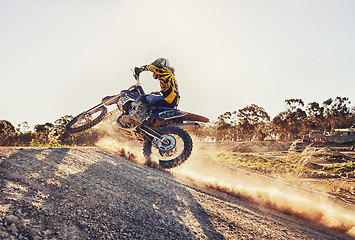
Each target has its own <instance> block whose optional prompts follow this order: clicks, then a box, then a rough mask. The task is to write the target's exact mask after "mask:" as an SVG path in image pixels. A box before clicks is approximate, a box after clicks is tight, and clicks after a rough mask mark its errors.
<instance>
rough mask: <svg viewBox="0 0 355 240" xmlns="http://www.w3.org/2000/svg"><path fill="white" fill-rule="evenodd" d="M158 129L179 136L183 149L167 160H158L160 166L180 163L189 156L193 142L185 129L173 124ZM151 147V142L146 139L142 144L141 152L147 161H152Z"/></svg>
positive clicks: (173, 165) (172, 165)
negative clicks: (177, 154)
mask: <svg viewBox="0 0 355 240" xmlns="http://www.w3.org/2000/svg"><path fill="white" fill-rule="evenodd" d="M158 130H159V131H160V132H163V133H166V134H169V133H171V134H176V135H178V136H179V137H181V138H182V140H183V142H184V149H183V151H182V152H181V154H180V155H179V156H177V157H176V158H173V159H171V160H168V161H163V160H159V164H160V166H162V167H163V168H173V167H177V166H179V165H181V164H182V163H183V162H185V161H186V160H187V159H188V158H189V157H190V155H191V152H192V147H193V144H192V139H191V137H190V135H189V134H188V133H187V132H186V131H185V130H183V129H181V128H179V127H175V126H167V127H162V128H160V129H158ZM152 147H154V146H152V142H151V141H150V140H146V141H145V143H144V146H143V154H144V157H145V159H146V161H147V162H151V161H152V159H151V154H152Z"/></svg>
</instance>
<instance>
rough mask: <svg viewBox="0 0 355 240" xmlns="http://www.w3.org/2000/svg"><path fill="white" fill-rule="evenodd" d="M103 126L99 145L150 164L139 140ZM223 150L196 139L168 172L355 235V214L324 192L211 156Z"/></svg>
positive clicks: (108, 125) (134, 160)
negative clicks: (184, 158)
mask: <svg viewBox="0 0 355 240" xmlns="http://www.w3.org/2000/svg"><path fill="white" fill-rule="evenodd" d="M102 127H103V128H104V129H105V131H106V132H107V135H106V136H105V137H103V138H102V139H100V140H99V141H98V142H97V146H99V147H102V148H104V149H107V150H109V151H112V152H115V153H116V154H118V155H120V156H124V157H126V158H128V159H129V160H131V161H133V162H135V163H137V164H142V165H149V164H147V162H146V161H145V159H144V156H143V154H142V145H141V144H140V143H139V142H138V141H135V140H133V141H129V140H127V139H122V135H121V134H120V133H117V131H115V130H114V129H113V128H112V124H106V125H103V126H102ZM220 152H221V149H220V148H215V149H213V148H210V147H209V148H206V147H205V146H204V145H203V144H202V143H198V141H197V140H196V139H194V150H193V153H192V155H191V157H190V158H189V159H188V160H187V161H186V162H185V163H184V164H182V165H181V166H179V167H177V168H174V169H172V170H168V172H170V173H171V174H172V175H173V176H175V177H176V178H177V179H178V180H181V181H186V180H189V181H191V182H193V183H194V184H195V185H197V186H200V187H208V188H213V189H216V190H219V191H222V192H225V193H228V194H230V195H234V196H237V197H240V198H243V199H246V200H248V201H251V202H254V203H256V204H259V205H261V206H265V207H268V208H272V209H275V210H277V211H280V212H282V213H286V214H289V215H294V216H297V217H299V218H302V219H305V220H309V221H312V222H316V223H319V224H322V225H324V226H326V227H329V228H332V229H336V230H338V231H342V232H345V233H347V234H348V235H350V236H354V237H355V216H354V214H351V213H349V212H350V211H349V210H346V209H343V208H340V207H338V206H335V204H334V203H333V202H331V201H330V200H329V199H328V198H327V197H326V196H325V195H323V194H321V193H317V192H311V191H306V190H304V189H300V188H297V187H294V186H291V185H287V184H286V183H282V182H279V181H276V180H274V179H271V178H268V177H265V176H262V175H258V174H255V173H251V172H248V171H245V170H242V169H237V168H232V167H231V166H230V165H228V164H224V163H221V162H216V160H213V159H212V158H211V156H214V155H216V154H217V153H220ZM153 166H156V165H153Z"/></svg>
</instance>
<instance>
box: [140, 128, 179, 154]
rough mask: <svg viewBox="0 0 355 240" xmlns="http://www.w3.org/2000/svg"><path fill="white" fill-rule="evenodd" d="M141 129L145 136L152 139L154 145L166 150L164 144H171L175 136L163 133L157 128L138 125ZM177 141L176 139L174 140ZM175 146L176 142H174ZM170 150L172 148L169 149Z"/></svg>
mask: <svg viewBox="0 0 355 240" xmlns="http://www.w3.org/2000/svg"><path fill="white" fill-rule="evenodd" d="M138 129H139V131H141V132H142V133H143V134H144V135H145V136H148V138H149V140H150V141H152V143H153V146H155V147H156V148H158V149H160V150H165V151H166V149H165V148H166V147H163V146H171V142H172V141H171V139H172V138H174V137H172V136H169V135H163V134H162V133H161V132H159V131H157V130H155V129H154V128H151V127H147V126H144V125H142V126H140V127H138ZM173 142H174V143H175V140H174V141H173ZM173 145H174V146H175V144H173ZM169 150H170V149H169Z"/></svg>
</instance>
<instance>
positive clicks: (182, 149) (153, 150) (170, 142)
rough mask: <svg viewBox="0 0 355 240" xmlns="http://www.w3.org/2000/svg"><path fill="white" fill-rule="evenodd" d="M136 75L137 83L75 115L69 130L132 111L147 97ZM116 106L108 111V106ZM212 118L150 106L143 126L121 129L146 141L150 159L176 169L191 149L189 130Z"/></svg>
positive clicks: (144, 149) (187, 156)
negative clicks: (136, 103) (136, 104)
mask: <svg viewBox="0 0 355 240" xmlns="http://www.w3.org/2000/svg"><path fill="white" fill-rule="evenodd" d="M133 76H134V78H135V80H136V84H134V85H132V86H131V87H129V88H128V89H127V90H122V91H121V92H120V93H119V94H117V95H114V96H110V97H106V98H104V99H103V100H102V102H101V103H100V104H98V105H96V106H94V107H92V108H90V109H89V110H87V111H85V112H83V113H81V114H79V115H77V116H76V117H74V118H73V119H72V120H71V121H70V122H69V123H68V124H67V126H66V129H67V131H69V132H72V133H76V132H81V131H84V130H87V129H89V128H91V127H93V126H95V125H96V124H98V123H99V122H101V121H103V120H104V119H106V118H107V117H109V116H111V115H113V114H118V113H120V114H121V115H120V116H122V115H124V114H129V112H130V111H131V110H132V109H133V108H134V104H135V102H136V100H137V99H138V98H139V97H140V96H144V95H145V93H144V90H143V88H142V86H141V84H140V81H139V75H135V74H134V72H133ZM109 105H110V106H112V105H114V106H116V107H115V109H114V110H112V111H110V112H108V110H107V106H109ZM208 121H209V119H208V118H206V117H203V116H199V115H196V114H193V113H189V112H184V111H181V110H178V109H175V108H169V107H151V106H150V107H149V108H148V111H147V115H146V118H145V120H144V121H143V123H142V124H141V125H140V126H136V127H123V126H121V125H120V124H117V126H118V129H119V130H120V131H121V132H122V133H123V134H125V135H127V136H130V137H132V138H134V139H136V140H139V141H140V142H141V143H143V154H144V157H145V159H146V161H147V162H149V163H151V162H156V161H157V160H158V161H159V165H160V166H161V167H163V168H173V167H176V166H179V165H181V164H182V163H183V162H184V161H186V160H187V159H188V158H189V157H190V155H191V152H192V147H193V143H192V139H191V136H190V135H189V134H188V133H187V131H189V130H196V129H198V128H199V127H200V124H199V123H198V122H208Z"/></svg>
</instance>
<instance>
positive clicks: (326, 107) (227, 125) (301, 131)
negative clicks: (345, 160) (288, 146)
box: [196, 97, 355, 141]
mask: <svg viewBox="0 0 355 240" xmlns="http://www.w3.org/2000/svg"><path fill="white" fill-rule="evenodd" d="M285 103H286V106H287V107H286V110H285V111H283V112H280V113H279V114H278V115H276V116H275V117H274V118H273V119H272V120H271V119H270V116H269V114H268V113H267V112H266V111H265V110H264V109H263V108H262V107H260V106H258V105H255V104H251V105H249V106H246V107H244V108H242V109H239V110H238V111H234V112H225V113H223V114H221V115H220V116H219V117H218V120H217V121H216V122H213V123H212V124H209V125H205V126H204V127H203V128H201V129H200V130H198V131H197V132H196V134H197V135H198V137H199V138H202V139H203V138H206V137H207V138H210V140H212V141H245V140H253V139H257V140H265V139H276V140H283V141H287V140H295V139H298V138H305V137H306V136H309V133H310V132H311V131H314V130H317V131H322V132H325V133H331V132H332V131H334V129H336V128H354V127H355V107H354V106H353V107H351V105H350V104H351V102H350V101H349V99H348V98H347V97H336V98H335V99H332V98H330V99H327V100H326V101H324V102H323V103H321V104H319V103H317V102H310V103H308V104H305V103H304V101H303V100H302V99H287V100H285Z"/></svg>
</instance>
